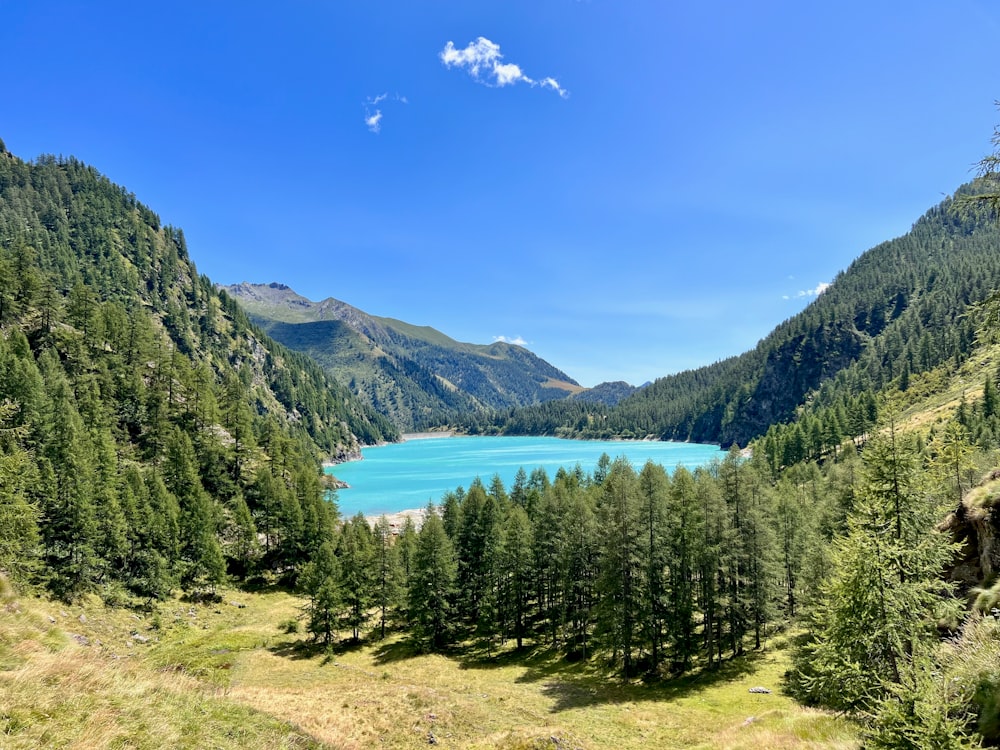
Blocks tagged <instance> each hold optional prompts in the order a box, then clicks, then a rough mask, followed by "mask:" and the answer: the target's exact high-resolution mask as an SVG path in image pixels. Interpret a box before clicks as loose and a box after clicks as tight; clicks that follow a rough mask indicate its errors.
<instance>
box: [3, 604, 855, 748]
mask: <svg viewBox="0 0 1000 750" xmlns="http://www.w3.org/2000/svg"><path fill="white" fill-rule="evenodd" d="M299 606H301V601H300V600H298V599H297V598H295V597H293V596H290V595H288V594H287V593H283V592H264V593H254V594H247V593H244V592H236V591H226V592H222V601H221V602H218V603H212V604H196V603H189V602H184V601H180V600H171V601H169V602H166V603H164V604H162V605H160V607H159V609H158V611H157V612H155V613H148V612H133V611H131V610H128V609H121V608H118V609H112V608H107V607H105V606H104V605H103V604H102V603H101V602H100V601H99V600H98V599H97V598H96V597H93V598H91V599H89V600H85V601H83V602H80V603H78V604H75V605H73V606H69V605H65V604H62V603H59V602H52V601H50V600H48V599H45V598H36V597H34V596H30V595H21V596H18V595H16V594H15V593H14V592H12V591H11V590H10V589H9V587H7V589H6V590H5V591H4V593H3V598H2V605H0V696H2V700H0V747H2V748H12V749H13V748H36V747H54V748H55V747H66V748H95V749H96V748H160V747H178V748H247V749H251V748H326V747H330V748H351V749H353V748H370V747H384V748H410V747H414V748H415V747H427V746H429V745H437V746H439V747H454V748H509V749H514V748H581V749H591V748H616V750H627V749H628V748H650V747H656V748H754V750H760V749H761V748H778V749H780V748H853V747H856V746H857V732H856V728H855V727H854V726H852V725H851V724H850V723H849V722H847V721H845V720H843V719H839V718H836V717H834V716H832V715H830V714H827V713H824V712H820V711H813V710H810V709H805V708H802V707H800V706H798V705H797V704H795V703H794V702H793V701H792V700H791V699H790V698H788V697H787V696H785V695H784V694H783V693H782V691H781V677H782V674H783V672H784V671H785V669H787V663H788V655H787V651H785V650H784V648H783V647H782V646H783V641H782V640H781V639H776V640H773V641H771V642H769V645H768V648H767V649H766V650H765V651H763V652H762V653H758V654H752V655H750V656H749V657H747V658H746V659H745V660H743V661H740V662H735V663H729V664H727V665H725V666H724V667H723V668H722V669H721V670H719V671H718V672H714V673H711V674H705V675H701V676H694V677H688V678H684V679H681V680H676V681H674V682H671V683H662V684H655V685H647V684H643V683H641V682H630V683H626V682H623V681H622V680H620V679H617V678H614V677H610V676H608V675H607V674H606V673H605V672H603V671H602V669H601V668H600V667H601V665H600V664H599V663H585V664H579V663H578V664H569V663H567V662H565V661H564V660H562V659H561V658H558V657H556V656H554V655H553V654H552V652H550V651H549V650H544V649H540V648H539V649H536V650H534V651H530V650H529V651H526V652H525V653H522V654H517V655H514V654H511V653H509V652H505V653H501V654H499V655H498V656H494V657H490V656H488V655H486V654H485V653H479V652H477V651H476V650H475V649H474V648H468V649H465V650H463V651H461V652H456V653H455V654H451V655H447V656H442V655H422V654H414V653H413V652H412V650H411V649H410V648H409V644H408V643H407V642H406V641H405V640H402V639H400V638H399V637H392V638H389V639H387V640H386V641H383V642H373V643H365V644H361V645H357V646H353V647H346V646H345V647H342V648H338V649H334V650H333V651H332V652H330V653H322V652H318V651H316V650H315V649H312V648H311V647H310V645H309V643H308V639H307V637H306V636H305V635H304V634H299V633H294V632H293V633H288V632H285V631H286V630H290V629H291V628H290V627H288V623H289V621H291V620H294V619H295V617H296V616H297V614H298V607H299ZM757 686H760V687H766V688H769V689H771V690H772V691H773V692H771V693H770V694H762V693H750V692H749V689H750V688H751V687H757Z"/></svg>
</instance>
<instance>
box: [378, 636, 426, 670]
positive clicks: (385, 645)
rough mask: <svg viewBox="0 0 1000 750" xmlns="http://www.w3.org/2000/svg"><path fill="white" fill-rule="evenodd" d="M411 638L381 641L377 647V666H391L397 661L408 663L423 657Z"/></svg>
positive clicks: (422, 653)
mask: <svg viewBox="0 0 1000 750" xmlns="http://www.w3.org/2000/svg"><path fill="white" fill-rule="evenodd" d="M423 655H424V652H422V651H420V649H418V648H417V647H416V646H415V645H414V644H413V642H412V641H410V639H409V638H392V639H387V640H384V641H381V642H380V643H379V644H378V645H377V646H375V650H374V656H375V663H376V664H379V665H381V664H390V663H392V662H396V661H406V660H407V659H413V658H416V657H418V656H423Z"/></svg>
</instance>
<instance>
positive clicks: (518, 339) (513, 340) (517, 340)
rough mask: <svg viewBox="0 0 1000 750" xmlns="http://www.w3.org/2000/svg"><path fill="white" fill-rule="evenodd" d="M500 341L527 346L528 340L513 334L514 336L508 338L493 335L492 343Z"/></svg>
mask: <svg viewBox="0 0 1000 750" xmlns="http://www.w3.org/2000/svg"><path fill="white" fill-rule="evenodd" d="M497 342H500V343H501V344H513V345H514V346H527V345H528V342H527V341H525V340H524V339H523V338H521V337H520V336H515V337H514V338H509V337H507V336H494V337H493V343H494V344H495V343H497Z"/></svg>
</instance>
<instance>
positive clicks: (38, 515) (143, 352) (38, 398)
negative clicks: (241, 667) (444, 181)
mask: <svg viewBox="0 0 1000 750" xmlns="http://www.w3.org/2000/svg"><path fill="white" fill-rule="evenodd" d="M395 436H396V432H395V429H394V428H393V427H392V425H391V424H390V423H389V422H388V421H387V420H386V419H385V418H384V417H382V416H381V415H379V414H377V413H376V412H374V411H373V410H372V409H371V408H370V407H369V406H367V405H365V404H363V403H361V402H360V401H359V400H358V399H357V398H356V397H354V396H353V395H352V394H351V393H350V392H349V391H348V390H347V389H346V388H344V387H342V386H340V385H338V384H337V383H335V382H334V381H332V380H330V379H328V378H327V376H326V375H325V374H324V373H323V372H322V370H321V369H320V368H319V367H318V366H317V365H316V364H315V363H313V362H312V361H311V360H309V359H308V358H307V357H305V356H304V355H302V354H299V353H296V352H293V351H291V350H289V349H287V348H285V347H283V346H281V345H280V344H277V343H275V342H274V341H272V340H271V339H270V338H269V337H267V336H266V335H265V334H264V333H263V332H262V331H261V330H260V329H259V328H257V327H255V326H253V325H252V324H251V323H250V321H249V320H248V319H247V317H246V315H245V313H244V312H243V311H242V310H241V309H240V308H239V307H238V306H237V305H236V304H235V302H234V301H233V300H232V299H231V298H229V297H228V296H226V295H225V294H224V293H220V292H218V291H216V289H215V288H214V286H213V284H212V283H211V282H210V281H209V280H208V279H207V278H205V277H203V276H199V275H198V273H197V271H196V269H195V267H194V265H193V264H192V262H191V260H190V259H189V257H188V251H187V247H186V245H185V241H184V235H183V232H182V231H181V230H180V229H177V228H174V227H170V226H165V225H163V224H162V223H161V221H160V219H159V217H158V216H157V215H156V214H155V213H153V212H152V211H151V210H150V209H149V208H147V207H146V206H144V205H142V204H141V203H139V202H138V201H137V199H136V197H135V196H134V195H132V194H130V193H128V192H127V191H126V190H124V189H122V188H120V187H118V186H116V185H114V184H112V183H111V182H110V181H108V180H107V179H106V178H104V177H102V176H101V175H100V174H99V173H98V172H97V171H96V170H94V169H93V168H91V167H88V166H85V165H84V164H82V163H80V162H79V161H77V160H75V159H72V158H69V159H63V158H59V159H56V158H53V157H48V156H46V157H41V158H39V159H38V160H37V161H35V162H33V163H28V162H24V161H21V160H20V159H18V158H16V157H14V156H12V155H11V154H8V153H0V459H2V461H0V539H2V540H3V543H2V544H0V569H3V570H7V571H10V572H14V573H16V574H18V577H19V578H23V579H27V580H33V581H36V582H41V583H44V584H45V585H47V586H48V587H49V588H51V589H52V590H53V591H55V592H56V593H58V594H59V595H61V596H64V597H67V598H71V597H74V596H77V595H79V594H81V593H85V592H88V591H96V590H100V591H102V592H104V593H105V595H107V596H108V597H110V598H112V599H114V598H115V597H117V596H119V595H122V596H124V595H128V594H132V595H137V596H144V597H149V598H158V597H160V596H163V595H166V594H167V593H168V592H169V591H170V590H171V589H173V588H175V587H178V586H179V587H181V588H183V589H184V590H187V591H203V590H205V589H206V588H211V587H212V586H213V585H214V584H215V582H217V581H220V580H222V579H223V578H225V577H226V575H227V574H229V575H233V576H235V577H236V578H237V579H243V578H247V577H250V576H254V575H270V574H280V575H281V576H284V577H288V578H290V579H292V580H294V576H295V572H296V570H297V568H298V566H299V565H301V564H304V563H305V562H306V561H307V560H308V559H309V557H310V556H311V554H312V552H313V550H314V549H315V548H316V547H317V546H318V545H319V544H320V543H321V542H322V540H323V539H324V538H325V537H326V536H328V535H329V534H330V533H331V529H332V524H333V522H334V520H335V515H336V514H335V509H334V508H333V506H331V505H330V504H329V503H328V502H326V500H325V497H324V489H323V485H322V474H321V467H320V462H321V461H322V460H329V459H334V458H338V457H345V456H348V455H350V454H353V453H356V452H357V450H358V449H359V447H360V446H361V445H364V444H372V443H376V442H379V441H383V440H388V439H393V438H395Z"/></svg>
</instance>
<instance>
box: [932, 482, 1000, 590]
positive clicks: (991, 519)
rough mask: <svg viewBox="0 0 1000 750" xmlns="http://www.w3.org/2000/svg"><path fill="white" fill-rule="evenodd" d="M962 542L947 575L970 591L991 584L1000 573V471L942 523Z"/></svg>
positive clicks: (962, 587)
mask: <svg viewBox="0 0 1000 750" xmlns="http://www.w3.org/2000/svg"><path fill="white" fill-rule="evenodd" d="M940 529H941V530H942V531H949V532H951V534H952V536H953V538H954V540H955V541H956V542H958V543H960V544H961V548H960V550H959V553H958V555H957V556H956V559H955V562H954V564H953V565H952V567H951V569H950V570H948V578H949V579H950V580H951V581H953V582H954V583H955V584H956V585H957V586H958V588H959V592H960V593H961V594H968V593H969V592H970V591H971V590H972V589H973V588H976V587H981V586H984V585H987V584H989V583H990V582H991V581H992V579H993V577H994V576H995V575H996V574H997V573H998V572H1000V470H997V471H995V472H994V473H993V476H991V479H990V481H988V482H987V483H986V484H983V485H981V486H979V487H976V488H974V489H973V490H972V491H971V492H969V493H968V494H967V495H966V496H965V498H964V499H963V500H962V503H961V504H960V505H959V506H958V508H957V509H956V510H954V511H953V512H951V513H949V514H948V516H947V517H946V518H945V520H944V521H942V522H941V526H940Z"/></svg>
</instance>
